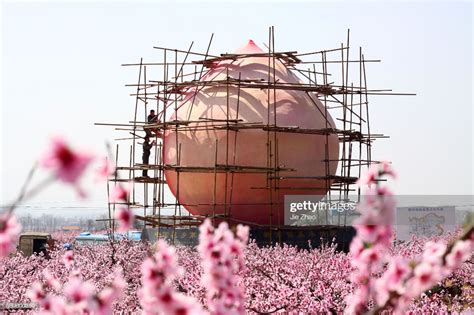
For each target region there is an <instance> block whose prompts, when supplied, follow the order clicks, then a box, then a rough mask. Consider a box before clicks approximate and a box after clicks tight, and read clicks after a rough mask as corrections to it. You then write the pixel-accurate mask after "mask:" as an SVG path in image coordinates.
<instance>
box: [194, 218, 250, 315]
mask: <svg viewBox="0 0 474 315" xmlns="http://www.w3.org/2000/svg"><path fill="white" fill-rule="evenodd" d="M199 231H200V233H199V246H198V252H199V254H200V255H201V259H202V265H203V273H204V274H203V277H202V279H201V281H202V284H203V285H205V286H206V287H207V303H208V307H209V309H210V311H211V312H212V313H213V314H244V313H245V300H244V291H243V289H242V287H241V286H240V285H239V283H240V282H241V278H240V277H239V276H238V273H239V272H240V271H242V270H243V269H244V267H245V262H244V249H245V246H246V244H247V242H248V237H249V228H248V227H244V226H242V225H238V226H237V232H236V237H234V234H233V233H232V232H231V231H230V230H229V227H228V225H227V223H226V222H221V223H220V224H219V227H218V228H217V229H216V230H214V227H213V226H212V224H211V221H210V220H209V219H207V220H206V221H204V223H203V224H202V225H201V226H200V227H199Z"/></svg>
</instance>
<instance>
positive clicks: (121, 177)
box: [96, 27, 414, 241]
mask: <svg viewBox="0 0 474 315" xmlns="http://www.w3.org/2000/svg"><path fill="white" fill-rule="evenodd" d="M212 40H213V35H212V36H211V38H210V40H209V44H208V46H207V50H206V51H205V52H204V53H198V52H193V51H192V48H193V44H194V43H191V45H190V46H189V48H188V49H187V50H179V49H171V48H165V47H153V48H154V49H157V50H159V51H161V52H162V61H160V62H144V61H143V58H141V59H140V61H139V62H138V63H129V64H123V65H122V66H124V67H135V68H137V70H138V80H137V82H136V83H133V84H126V86H127V87H131V88H133V89H134V92H133V93H132V94H130V95H131V96H133V97H134V99H135V101H134V108H133V118H132V119H131V120H129V121H128V123H121V124H117V123H96V125H102V126H110V127H113V128H115V130H117V131H120V132H126V133H127V134H128V135H127V137H124V138H117V139H116V141H117V144H116V147H115V161H116V164H117V172H116V173H115V175H114V177H113V178H110V179H109V182H108V184H107V191H108V192H109V191H110V185H117V184H118V183H120V182H130V183H131V191H130V195H129V200H128V202H126V203H122V205H125V206H129V207H131V208H140V209H143V214H142V215H136V218H137V219H138V220H141V221H143V223H144V225H145V226H149V227H154V228H157V229H158V234H159V233H160V232H159V231H160V228H168V229H171V230H172V234H171V235H169V236H170V238H171V239H172V241H174V239H175V234H176V230H178V229H183V228H189V227H195V226H197V225H199V224H200V223H201V222H202V221H203V220H204V219H205V218H206V217H209V218H211V219H212V220H217V221H221V220H226V221H228V222H230V223H231V225H232V224H236V223H245V224H248V225H250V226H258V227H260V228H267V229H268V230H269V231H270V232H269V233H270V236H269V237H270V238H272V237H274V236H272V233H274V232H272V231H278V230H279V229H280V228H282V224H281V220H277V219H272V217H273V216H274V212H273V210H272V209H273V208H274V207H277V206H278V205H277V203H278V202H276V201H275V196H279V194H280V193H281V191H282V189H285V190H291V189H294V190H295V191H296V190H298V187H297V185H296V186H295V185H293V186H292V187H282V184H281V183H282V182H284V181H285V180H290V179H291V182H292V183H295V181H296V182H297V181H298V180H305V181H308V180H315V181H319V182H324V185H323V188H322V189H320V190H322V191H323V192H324V193H325V197H324V198H325V199H326V200H328V201H331V200H337V201H349V200H350V198H349V194H355V195H357V196H360V189H359V188H357V187H356V186H355V185H354V184H355V183H356V181H357V179H358V178H359V177H360V176H361V173H362V172H363V169H364V168H367V167H369V166H370V165H371V164H372V163H377V162H378V161H375V160H373V159H372V145H373V143H374V141H375V140H377V139H382V138H388V137H387V136H385V135H383V134H377V133H372V132H371V128H370V121H369V100H368V98H369V96H370V95H414V94H408V93H394V92H392V91H391V90H384V89H378V90H374V89H368V88H367V77H366V64H367V63H374V62H380V60H373V59H365V56H364V53H363V51H362V48H359V49H358V50H356V52H357V55H358V58H355V59H351V58H350V51H351V49H350V31H349V30H348V32H347V39H346V42H345V43H341V45H340V47H338V48H334V49H328V50H320V51H314V52H307V53H298V52H297V51H282V52H278V51H276V50H275V35H274V27H270V28H269V32H268V43H267V44H266V48H267V49H268V50H267V51H266V52H262V53H235V54H229V53H225V54H220V55H211V54H209V51H210V48H211V44H212ZM352 51H354V49H352ZM256 57H258V58H266V60H267V64H268V66H267V69H266V72H267V73H266V79H258V80H253V79H250V80H249V79H242V78H241V76H240V74H239V75H238V76H237V77H233V76H232V75H230V74H229V67H231V66H232V65H234V63H235V62H236V61H239V60H240V61H241V60H244V59H246V58H256ZM276 63H278V64H283V65H284V66H285V67H286V69H288V70H289V71H291V72H292V73H293V74H295V75H296V76H297V77H298V78H299V80H300V82H299V83H288V82H280V81H279V80H278V79H277V75H276ZM216 65H219V67H222V70H221V73H224V74H225V79H222V78H220V79H213V78H211V79H209V78H206V79H205V80H204V79H203V78H204V77H206V74H208V73H209V72H210V71H211V70H212V69H213V68H215V67H216ZM330 68H331V70H330ZM350 78H351V80H350ZM353 78H356V80H353ZM334 81H338V82H334ZM354 81H355V82H354ZM213 87H218V88H224V89H226V90H227V96H226V99H225V100H223V104H222V106H221V107H220V108H223V109H224V110H225V112H226V113H225V115H226V117H225V119H213V118H210V117H199V119H197V120H192V119H190V115H188V117H187V119H182V118H181V119H178V117H179V115H178V111H179V109H180V106H182V103H183V102H185V101H186V102H187V103H188V106H189V103H190V102H191V105H190V106H191V110H192V106H193V105H194V103H195V99H196V96H197V95H198V93H202V92H203V91H206V89H209V88H213ZM230 89H232V90H233V91H234V92H235V91H236V90H237V101H236V102H237V114H235V112H233V113H232V114H231V113H230V110H229V102H230V101H229V99H230V96H229V94H230V93H229V90H230ZM251 89H257V90H260V91H266V93H267V96H268V97H267V106H266V110H267V119H266V122H261V121H247V120H245V119H242V118H241V117H239V114H238V113H239V97H240V93H241V91H248V90H251ZM277 91H299V93H305V94H306V95H307V97H308V99H309V100H311V101H312V102H313V103H314V106H315V107H317V108H319V107H318V106H317V104H316V102H319V104H322V105H323V110H322V111H321V110H320V115H321V116H322V117H323V118H324V119H325V122H326V123H325V127H324V128H301V126H287V125H282V124H278V123H277V96H276V95H277ZM234 101H235V95H234ZM150 109H154V110H155V111H156V113H157V115H158V119H159V121H158V122H155V123H149V122H148V121H147V118H146V117H147V114H148V111H149V110H150ZM141 113H144V115H143V114H141ZM234 116H235V117H234ZM328 116H330V117H333V118H335V121H336V122H337V126H336V127H333V126H331V124H330V123H329V118H328ZM140 117H144V119H143V120H142V119H141V118H140ZM243 130H260V131H262V132H264V133H265V134H266V146H267V156H266V161H267V162H266V166H262V165H239V164H236V163H235V161H236V159H235V152H236V151H238V148H235V147H234V148H229V146H230V143H232V140H231V139H232V138H234V140H233V145H235V146H236V143H237V137H238V136H239V132H241V131H243ZM188 131H193V132H195V131H213V132H216V131H219V132H224V133H225V138H226V141H225V150H226V151H225V159H224V161H219V159H218V152H217V150H218V147H219V145H218V143H217V141H218V140H217V139H212V140H213V141H214V140H215V142H216V143H215V152H214V153H215V161H214V163H213V165H183V164H182V163H181V159H182V153H181V151H182V143H180V140H179V137H178V133H180V132H188ZM146 133H148V134H150V133H151V134H152V135H153V137H154V139H155V141H156V145H155V146H154V157H155V158H154V161H153V162H152V163H149V164H142V163H139V161H137V160H136V157H137V155H138V154H140V152H139V150H138V149H137V148H139V146H140V143H141V141H142V139H143V138H144V135H145V134H146ZM168 133H172V134H173V135H176V136H175V140H174V141H175V143H174V145H173V146H174V148H176V150H177V152H176V158H175V161H174V163H169V161H168V163H166V161H165V159H164V154H165V145H164V140H163V139H164V138H162V137H161V136H160V134H168ZM280 134H304V135H317V136H319V137H322V138H321V139H325V140H324V141H325V145H324V148H325V153H324V156H325V158H324V160H323V161H321V162H322V163H325V170H326V171H325V174H322V175H321V176H301V175H299V176H293V175H291V174H292V172H294V171H295V170H294V169H292V168H288V167H285V166H284V165H281V163H280V161H279V156H280V154H281V151H280V150H279V143H278V139H279V138H278V135H280ZM330 137H337V139H338V142H339V152H338V155H339V156H338V157H337V158H331V157H330V152H329V141H330ZM167 141H170V140H169V139H168V140H167ZM123 142H125V143H126V145H122V144H121V143H123ZM119 143H120V144H121V145H120V146H119ZM124 147H125V151H128V152H127V153H126V157H127V158H128V164H127V165H118V163H119V158H118V157H119V153H120V149H122V150H123V149H124ZM331 163H337V165H338V166H337V171H336V173H335V174H334V172H333V171H331V165H333V164H331ZM143 170H147V171H149V172H150V173H151V176H150V177H143V176H139V172H141V171H143ZM165 172H172V173H173V174H174V176H175V178H176V181H177V183H176V188H177V189H176V191H175V192H174V195H175V198H174V200H167V198H166V195H167V193H166V191H167V190H166V187H167V182H166V179H165ZM188 173H198V174H203V173H207V174H209V175H211V176H213V177H214V184H213V187H212V188H211V189H212V190H213V195H214V197H213V198H212V199H213V201H212V202H210V203H208V204H200V206H201V207H208V208H209V211H208V213H207V214H206V215H192V214H190V213H188V212H187V211H186V210H185V208H186V207H189V206H192V205H190V204H184V203H182V202H180V199H181V198H180V175H181V176H183V175H182V174H188ZM236 174H262V175H264V176H266V179H267V180H266V185H264V186H263V187H252V189H260V190H264V191H266V192H267V194H268V196H269V198H268V202H267V203H266V206H268V207H269V209H270V213H269V221H268V224H254V223H252V222H242V221H241V220H240V221H239V220H236V219H235V218H233V215H232V213H231V210H232V207H233V203H232V192H233V185H234V176H236ZM218 176H220V177H219V178H221V179H222V178H223V181H224V182H225V197H224V198H223V201H218V200H217V199H218V198H217V192H216V191H217V189H218V188H219V187H218V185H219V181H218V180H217V178H218ZM221 176H222V177H221ZM139 185H141V186H142V188H143V189H142V191H141V192H142V194H140V196H139V194H138V187H139ZM306 188H307V187H306ZM306 188H305V189H306ZM315 190H316V191H317V190H318V188H316V189H315ZM326 191H327V193H326ZM280 197H281V196H280ZM280 199H281V198H280ZM280 199H278V198H276V200H280ZM117 206H120V204H117V203H110V202H109V204H108V207H109V223H110V228H111V229H112V230H114V229H115V227H114V220H113V219H112V218H113V214H114V211H115V209H116V207H117ZM255 206H261V204H259V205H255ZM216 209H218V210H217V211H216ZM327 216H328V214H327V212H326V218H325V219H326V225H330V223H329V222H328V221H327ZM322 220H323V221H324V218H323V219H322ZM331 224H336V225H340V226H346V225H347V224H348V221H347V218H346V216H345V215H340V216H339V217H338V218H337V222H336V223H334V222H332V223H331ZM322 225H325V224H324V222H323V224H322ZM294 229H297V228H296V227H295V228H294Z"/></svg>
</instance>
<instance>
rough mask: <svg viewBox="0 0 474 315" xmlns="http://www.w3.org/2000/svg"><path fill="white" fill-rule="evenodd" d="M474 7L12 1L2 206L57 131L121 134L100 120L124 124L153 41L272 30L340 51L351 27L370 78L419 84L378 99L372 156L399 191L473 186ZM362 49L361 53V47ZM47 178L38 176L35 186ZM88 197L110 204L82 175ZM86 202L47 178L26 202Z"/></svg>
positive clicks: (106, 137)
mask: <svg viewBox="0 0 474 315" xmlns="http://www.w3.org/2000/svg"><path fill="white" fill-rule="evenodd" d="M472 15H473V7H472V3H470V2H455V1H449V2H417V3H407V2H402V3H396V2H377V3H375V2H359V1H347V2H346V1H338V2H303V1H300V2H294V1H291V2H290V1H288V2H270V1H267V2H249V1H238V2H237V1H235V2H234V1H229V2H222V1H216V2H213V1H204V2H194V1H193V2H183V1H181V2H171V1H170V2H165V1H160V2H153V3H151V2H137V1H134V2H131V1H130V2H116V3H111V2H99V1H88V2H82V3H79V2H40V1H35V2H8V1H4V2H3V3H2V12H1V107H0V116H1V129H0V131H1V137H0V139H1V146H0V149H1V154H0V178H1V182H0V184H1V189H0V192H1V195H0V204H5V203H7V202H9V201H11V200H13V199H14V198H15V197H16V196H17V194H18V192H19V190H20V188H21V186H22V183H23V182H24V180H25V178H26V177H27V174H28V172H29V170H30V168H31V166H32V165H33V164H34V162H35V160H37V158H38V157H39V156H41V154H42V153H43V152H44V151H45V148H46V147H47V145H48V141H49V138H50V137H51V135H63V136H64V137H66V138H67V139H68V140H70V141H71V143H73V144H74V146H75V147H77V148H84V149H87V150H91V151H94V152H96V153H97V154H98V155H104V154H105V147H104V144H105V143H106V142H110V143H113V141H114V138H117V137H120V136H123V135H124V134H117V133H116V132H115V131H114V130H113V129H112V128H106V127H98V126H94V122H115V123H120V122H122V123H127V122H128V121H129V120H131V118H132V117H133V109H134V104H135V103H134V102H135V100H134V98H133V97H131V96H129V94H130V93H132V92H133V91H132V89H130V88H127V87H125V86H124V85H125V84H126V83H133V82H135V81H136V78H137V74H136V72H135V70H136V69H132V68H126V67H121V66H120V65H121V64H122V63H132V62H137V61H139V59H140V57H143V58H144V60H145V61H150V62H153V61H158V60H159V59H160V57H161V55H160V54H159V51H158V50H156V49H153V46H164V47H173V48H179V49H183V50H186V49H187V48H188V47H189V44H190V43H191V41H194V48H193V50H194V51H205V50H206V47H207V44H208V41H209V37H210V35H211V33H214V40H213V45H212V48H211V51H210V53H211V54H220V53H224V52H232V51H234V50H235V49H237V48H238V47H240V46H241V45H242V44H244V43H245V42H247V41H248V40H249V39H253V40H254V41H255V42H256V43H257V44H258V45H260V46H263V43H264V42H266V41H267V36H268V27H269V26H274V27H275V43H276V50H280V51H290V50H297V51H298V52H307V51H315V50H321V49H327V48H334V47H339V46H340V43H341V42H343V41H345V37H346V32H347V29H348V28H350V30H351V46H353V47H359V46H362V47H363V48H364V51H365V57H366V59H381V60H382V62H381V63H374V64H368V65H367V72H368V78H367V80H368V84H369V86H371V87H372V88H374V89H379V88H380V89H384V88H391V89H393V90H394V91H395V92H409V93H416V94H417V96H411V97H388V96H384V97H381V96H377V97H371V98H370V99H369V102H370V119H371V130H372V131H373V132H374V133H383V134H386V135H389V136H390V139H383V140H377V141H376V143H375V144H374V148H373V158H374V159H381V160H390V161H391V162H392V163H393V166H394V168H395V169H396V170H397V173H398V179H397V180H396V181H395V182H393V183H392V184H391V186H392V188H393V190H394V191H395V192H396V193H397V194H409V195H426V194H427V195H439V194H441V195H472V194H474V186H473V178H474V170H473V165H472V164H473V163H472V161H473V129H472V123H473V118H474V117H473V110H472V106H473V102H472V101H473V99H472V86H473V82H472V73H473V71H472V70H473V64H472V53H473V51H472V38H473V24H472ZM355 51H356V50H354V52H355ZM45 176H47V174H46V173H45V172H43V171H41V170H40V171H38V172H37V173H36V174H35V179H34V180H33V185H34V184H35V183H39V182H40V181H41V179H42V178H44V177H45ZM84 187H85V188H86V189H87V190H88V192H89V194H90V197H89V199H88V201H87V203H88V204H94V205H102V206H105V205H106V197H105V196H106V190H105V184H103V183H95V182H93V181H92V179H91V178H87V179H86V181H85V183H84ZM46 201H48V202H57V203H64V204H68V205H71V206H75V205H78V204H79V203H80V202H81V201H80V200H78V198H77V196H76V194H75V192H74V190H73V189H71V188H70V187H65V186H63V185H58V184H53V185H51V186H49V187H45V189H44V191H43V192H42V193H41V195H39V196H37V197H35V198H33V199H32V200H30V201H29V202H39V203H41V202H46Z"/></svg>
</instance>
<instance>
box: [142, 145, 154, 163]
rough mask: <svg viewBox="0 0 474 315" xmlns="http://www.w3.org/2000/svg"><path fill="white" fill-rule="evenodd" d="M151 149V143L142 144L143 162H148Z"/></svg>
mask: <svg viewBox="0 0 474 315" xmlns="http://www.w3.org/2000/svg"><path fill="white" fill-rule="evenodd" d="M152 147H153V145H152V144H151V143H147V142H144V143H143V156H142V158H143V160H148V158H149V157H150V152H151V151H150V150H151V148H152Z"/></svg>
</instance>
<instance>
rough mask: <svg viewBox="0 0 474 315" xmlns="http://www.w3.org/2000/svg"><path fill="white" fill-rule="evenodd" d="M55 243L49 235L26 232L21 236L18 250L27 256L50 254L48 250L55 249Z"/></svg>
mask: <svg viewBox="0 0 474 315" xmlns="http://www.w3.org/2000/svg"><path fill="white" fill-rule="evenodd" d="M54 243H55V241H54V240H53V238H52V237H51V234H49V233H43V232H25V233H22V234H21V235H20V242H19V244H18V250H19V251H20V252H22V253H23V255H25V256H31V255H33V254H39V253H43V254H44V255H45V256H46V255H47V254H48V249H53V248H54Z"/></svg>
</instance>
